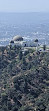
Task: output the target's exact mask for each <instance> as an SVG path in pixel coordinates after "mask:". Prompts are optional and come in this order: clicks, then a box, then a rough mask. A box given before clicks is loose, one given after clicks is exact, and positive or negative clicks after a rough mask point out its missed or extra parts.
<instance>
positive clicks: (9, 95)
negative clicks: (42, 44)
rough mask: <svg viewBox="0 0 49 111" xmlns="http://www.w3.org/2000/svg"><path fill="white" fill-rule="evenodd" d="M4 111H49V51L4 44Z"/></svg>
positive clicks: (0, 83)
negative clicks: (23, 49)
mask: <svg viewBox="0 0 49 111" xmlns="http://www.w3.org/2000/svg"><path fill="white" fill-rule="evenodd" d="M0 111H49V52H47V53H46V52H44V53H43V52H34V51H33V50H32V49H31V50H29V51H26V52H25V53H24V54H22V51H21V48H20V47H19V48H17V47H16V46H14V47H13V48H12V47H10V48H8V47H0Z"/></svg>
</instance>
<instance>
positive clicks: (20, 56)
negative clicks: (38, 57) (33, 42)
mask: <svg viewBox="0 0 49 111" xmlns="http://www.w3.org/2000/svg"><path fill="white" fill-rule="evenodd" d="M22 56H23V54H22V51H20V52H19V59H20V60H21V59H22Z"/></svg>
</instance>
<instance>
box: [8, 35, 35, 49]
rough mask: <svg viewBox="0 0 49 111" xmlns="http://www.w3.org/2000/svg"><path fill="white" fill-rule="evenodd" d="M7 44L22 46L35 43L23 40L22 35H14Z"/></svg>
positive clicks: (32, 45)
mask: <svg viewBox="0 0 49 111" xmlns="http://www.w3.org/2000/svg"><path fill="white" fill-rule="evenodd" d="M9 45H12V46H14V45H16V46H22V47H36V46H37V43H35V42H33V41H31V40H28V41H24V39H23V37H21V36H19V35H17V36H15V37H13V39H12V40H11V41H10V43H9Z"/></svg>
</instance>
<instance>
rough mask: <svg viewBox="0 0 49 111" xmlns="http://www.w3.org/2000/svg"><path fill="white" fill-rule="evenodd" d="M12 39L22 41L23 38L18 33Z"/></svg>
mask: <svg viewBox="0 0 49 111" xmlns="http://www.w3.org/2000/svg"><path fill="white" fill-rule="evenodd" d="M13 41H23V38H22V37H21V36H19V35H17V36H15V37H13Z"/></svg>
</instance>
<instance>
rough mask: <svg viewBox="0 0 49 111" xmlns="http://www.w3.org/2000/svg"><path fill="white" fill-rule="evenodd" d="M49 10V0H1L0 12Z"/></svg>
mask: <svg viewBox="0 0 49 111" xmlns="http://www.w3.org/2000/svg"><path fill="white" fill-rule="evenodd" d="M41 11H42V12H49V0H0V12H41Z"/></svg>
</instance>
